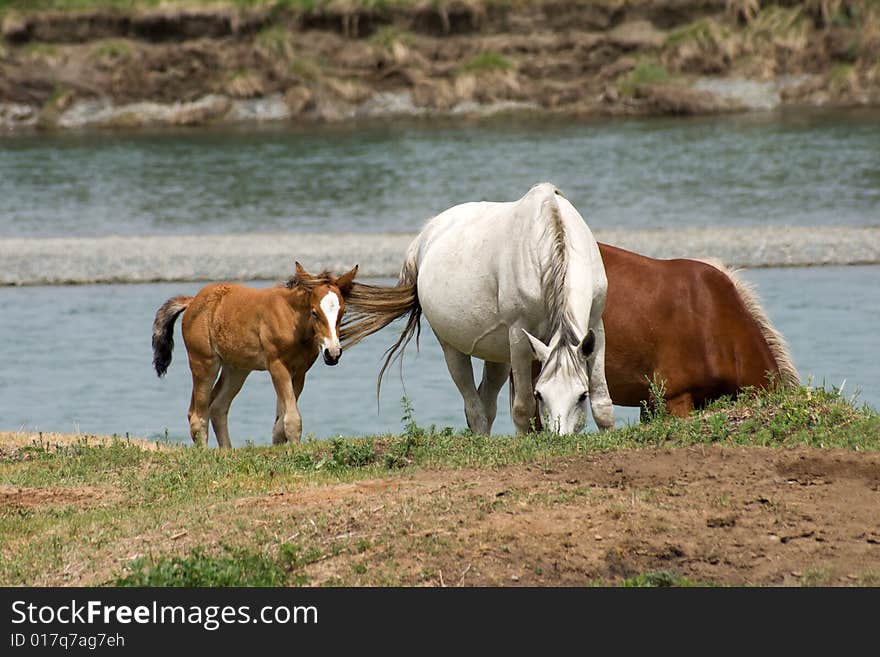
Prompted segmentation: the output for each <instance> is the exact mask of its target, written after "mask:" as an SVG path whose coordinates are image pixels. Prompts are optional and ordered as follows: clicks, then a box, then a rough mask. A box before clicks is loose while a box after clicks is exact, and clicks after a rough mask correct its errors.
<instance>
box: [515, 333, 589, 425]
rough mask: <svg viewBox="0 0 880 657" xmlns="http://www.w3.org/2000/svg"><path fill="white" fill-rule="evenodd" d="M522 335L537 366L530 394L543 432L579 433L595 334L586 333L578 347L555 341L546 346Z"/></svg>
mask: <svg viewBox="0 0 880 657" xmlns="http://www.w3.org/2000/svg"><path fill="white" fill-rule="evenodd" d="M523 333H525V334H526V337H527V338H528V339H529V344H530V345H531V347H532V353H534V355H535V358H537V359H538V360H539V361H540V362H541V373H540V374H539V375H538V379H537V381H535V385H534V393H535V400H536V401H537V403H538V414H539V417H540V418H541V422H543V423H544V428H545V429H547V430H548V431H553V432H554V433H558V434H560V435H565V434H570V433H580V432H581V430H583V428H584V424H585V423H586V421H587V402H588V401H589V398H590V385H589V377H588V375H587V360H588V359H589V358H590V356H592V354H593V350H594V349H595V347H596V334H595V333H594V332H593V330H592V329H590V330H589V331H587V334H586V335H585V336H584V338H583V340H581V341H580V343H578V344H567V343H565V342H560V341H558V340H557V341H556V342H553V341H551V343H550V344H549V345H546V344H544V343H543V342H542V341H541V340H539V339H538V338H536V337H535V336H533V335H531V334H530V333H529V332H528V331H526V330H525V329H523Z"/></svg>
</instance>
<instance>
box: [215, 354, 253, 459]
mask: <svg viewBox="0 0 880 657" xmlns="http://www.w3.org/2000/svg"><path fill="white" fill-rule="evenodd" d="M248 374H250V372H249V371H247V370H238V369H235V368H233V367H230V366H229V365H224V366H223V370H222V371H221V372H220V379H219V380H218V381H217V385H215V386H214V392H213V393H212V395H211V397H212V399H211V406H210V408H209V413H210V415H211V424H213V425H214V433H215V434H216V435H217V444H218V445H219V446H220V447H224V448H229V447H232V441H230V440H229V425H228V422H227V420H228V415H229V406H230V404H232V400H233V399H235V396H236V395H237V394H238V392H239V391H240V390H241V387H242V386H243V385H244V382H245V379H247V377H248Z"/></svg>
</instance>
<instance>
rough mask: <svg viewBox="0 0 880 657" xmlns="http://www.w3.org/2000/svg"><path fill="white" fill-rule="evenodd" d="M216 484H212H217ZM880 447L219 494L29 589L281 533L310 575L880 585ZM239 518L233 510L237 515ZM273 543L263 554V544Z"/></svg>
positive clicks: (597, 458) (688, 452) (596, 459)
mask: <svg viewBox="0 0 880 657" xmlns="http://www.w3.org/2000/svg"><path fill="white" fill-rule="evenodd" d="M214 483H215V484H216V483H217V482H214ZM122 498H123V495H122V494H121V492H120V491H119V490H116V489H114V488H113V487H109V486H101V487H95V486H92V487H84V486H70V487H67V488H65V487H60V486H47V487H34V488H26V487H10V486H0V509H3V508H6V509H7V510H9V509H12V510H15V509H17V508H34V506H35V505H38V506H39V507H41V508H43V510H44V511H47V510H48V509H49V508H50V507H54V508H57V507H71V508H76V509H79V510H80V511H81V512H88V511H89V510H90V509H92V510H99V509H102V508H106V507H107V505H108V504H114V503H120V500H121V499H122ZM878 507H880V455H878V454H876V453H868V454H859V453H853V452H852V451H844V450H825V449H816V448H796V449H769V448H757V447H745V448H736V447H720V446H698V447H688V448H674V449H663V448H652V449H639V450H632V451H630V450H623V451H616V452H598V453H592V454H585V455H582V456H577V457H565V458H553V459H544V460H541V461H540V462H535V463H529V464H524V465H514V466H506V467H496V468H466V469H455V470H423V471H418V472H415V473H411V474H407V475H404V476H392V477H387V478H381V479H369V480H361V481H355V482H351V483H339V484H324V485H317V486H309V485H306V486H304V487H303V486H300V487H297V488H295V489H287V490H286V491H278V492H274V493H272V494H268V495H258V496H250V497H248V496H246V497H239V498H237V499H233V500H228V501H225V502H220V503H215V504H210V505H209V506H208V508H207V510H206V513H205V516H206V519H204V520H199V521H198V522H197V523H196V522H193V521H191V520H190V521H188V522H185V521H177V522H175V521H173V520H172V521H169V522H166V523H165V524H163V525H162V527H161V528H156V529H154V530H152V531H150V532H147V533H145V534H141V535H138V536H136V537H123V538H120V539H119V540H114V541H110V542H109V543H107V544H106V545H105V546H104V547H102V548H101V550H99V552H98V553H97V554H93V555H91V557H90V558H92V559H95V560H97V562H98V564H99V565H96V566H93V567H88V568H83V567H75V566H76V564H67V565H66V566H64V567H63V569H62V568H60V567H59V568H58V569H56V570H50V571H47V572H44V573H43V575H42V576H41V577H40V578H39V579H38V581H36V582H34V583H35V584H37V585H55V586H57V585H77V586H81V585H87V586H88V585H95V584H101V583H105V582H106V581H108V579H111V578H112V577H113V576H115V575H117V574H118V573H119V569H120V566H119V564H120V563H122V564H124V563H126V562H127V560H129V559H131V558H132V555H141V554H146V553H155V552H164V551H173V552H181V551H183V552H185V551H186V550H188V549H196V548H201V547H203V546H205V545H212V544H217V543H220V544H223V543H225V542H227V541H233V540H236V539H240V537H241V536H242V535H245V534H246V535H251V534H253V535H254V536H259V535H263V534H265V535H266V536H275V537H276V541H277V540H281V539H283V538H284V537H290V539H289V540H293V541H295V542H296V543H297V544H298V545H301V546H302V551H303V552H304V553H307V554H311V555H313V556H312V557H310V558H309V559H307V560H306V561H305V562H304V563H303V564H302V565H301V566H300V567H298V570H297V575H298V577H299V579H300V581H302V582H307V583H309V584H312V585H321V584H325V585H326V584H329V585H334V584H336V585H338V584H345V585H389V584H391V585H395V586H413V585H427V586H485V585H492V586H523V585H525V586H584V585H589V584H591V583H602V584H620V583H621V582H623V581H624V580H626V579H629V578H633V577H638V576H643V575H645V574H647V573H654V574H656V573H663V576H664V577H672V578H673V579H674V580H676V581H677V580H681V579H684V580H687V581H691V582H695V583H702V584H708V583H713V584H723V585H734V586H742V585H759V586H780V585H781V586H799V585H808V586H817V585H821V586H864V585H878V584H880V519H878V515H877V509H878ZM231 518H234V519H235V522H230V519H231ZM275 547H276V546H275V542H273V541H272V540H269V544H268V546H267V547H266V548H265V550H264V552H266V553H268V554H271V553H272V552H273V551H272V548H275Z"/></svg>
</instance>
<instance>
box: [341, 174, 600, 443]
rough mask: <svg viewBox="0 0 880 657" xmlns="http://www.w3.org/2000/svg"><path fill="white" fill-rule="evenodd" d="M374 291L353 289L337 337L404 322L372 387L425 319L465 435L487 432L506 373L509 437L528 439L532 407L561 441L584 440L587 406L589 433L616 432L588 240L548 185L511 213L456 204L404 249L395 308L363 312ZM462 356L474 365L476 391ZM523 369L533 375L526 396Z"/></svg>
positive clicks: (351, 339) (512, 206) (500, 207)
mask: <svg viewBox="0 0 880 657" xmlns="http://www.w3.org/2000/svg"><path fill="white" fill-rule="evenodd" d="M376 289H377V288H369V286H358V287H356V288H355V289H354V290H353V293H352V296H351V300H350V301H349V308H353V312H352V317H351V319H350V320H349V322H348V324H347V325H346V326H344V328H343V337H344V339H345V340H346V342H347V343H348V344H354V343H356V342H358V341H360V340H361V339H362V338H363V337H366V335H369V334H370V333H373V332H375V331H377V330H379V328H381V327H382V326H386V325H387V324H389V323H390V322H391V321H393V320H394V319H396V318H397V317H400V316H401V315H403V314H404V313H406V312H407V311H409V312H410V320H409V323H408V325H407V327H406V328H405V329H404V332H403V333H402V334H401V336H400V339H399V340H398V341H397V343H396V344H395V345H394V346H393V347H392V348H391V349H389V353H388V356H387V358H386V361H385V365H384V366H383V368H382V372H380V374H379V379H380V382H381V377H382V373H384V371H385V368H386V367H387V365H388V363H389V362H390V361H391V359H392V358H393V357H394V354H395V352H396V351H397V350H398V349H399V348H400V347H401V345H403V346H405V345H406V343H407V342H408V341H409V339H410V338H411V337H412V335H413V333H414V332H415V331H416V329H417V327H418V322H419V315H420V313H422V312H423V313H424V315H425V317H426V318H427V320H428V323H429V324H430V325H431V328H432V329H433V331H434V334H435V335H436V336H437V339H438V340H439V342H440V345H441V347H442V348H443V353H444V355H445V357H446V365H447V367H448V368H449V373H450V375H451V376H452V380H453V381H454V382H455V385H456V386H457V387H458V391H459V392H460V393H461V396H462V398H463V399H464V411H465V416H466V417H467V423H468V427H470V429H471V430H472V431H474V432H475V433H479V434H488V433H490V431H491V429H492V423H493V422H494V420H495V414H496V410H497V399H498V392H499V391H500V389H501V386H502V385H503V384H504V382H505V381H506V380H507V378H508V375H509V373H510V371H511V368H512V369H513V379H514V384H515V386H514V388H515V397H514V398H513V399H512V400H511V414H512V417H513V421H514V424H515V425H516V429H517V432H519V433H522V432H527V431H529V430H530V429H531V427H530V420H531V418H532V417H533V416H534V411H535V401H536V400H537V404H538V412H539V413H540V416H541V418H542V420H543V421H544V426H545V427H547V428H550V429H553V430H555V431H556V432H557V433H559V434H568V433H576V432H578V431H580V430H582V428H583V426H584V423H585V421H586V406H587V399H588V398H589V400H590V406H591V408H592V411H593V418H594V420H595V421H596V424H597V425H598V426H599V428H600V429H607V428H610V427H612V426H613V425H614V412H613V407H612V404H611V397H610V396H609V394H608V385H607V383H606V381H605V330H604V328H603V325H602V311H603V309H604V307H605V297H606V294H607V290H608V281H607V279H606V277H605V269H604V267H603V265H602V258H601V256H600V255H599V248H598V246H597V244H596V240H595V238H594V237H593V234H592V232H591V231H590V229H589V228H588V227H587V224H586V223H585V222H584V219H583V217H581V215H580V214H579V213H578V211H577V210H576V209H575V208H574V206H572V205H571V203H569V202H568V201H567V200H566V199H565V198H564V197H563V196H562V194H561V192H560V191H559V190H558V189H557V188H556V187H555V186H553V185H551V184H549V183H543V184H540V185H536V186H535V187H532V189H530V190H529V192H528V193H527V194H526V195H525V196H523V197H522V198H521V199H519V200H518V201H514V202H510V203H489V202H482V203H464V204H461V205H456V206H455V207H452V208H450V209H448V210H446V211H445V212H442V213H441V214H439V215H437V216H436V217H434V218H433V219H431V220H430V221H429V222H428V223H427V225H426V226H425V227H424V229H423V230H422V231H421V233H420V234H419V235H418V236H417V237H416V238H415V240H413V242H412V243H411V244H410V246H409V249H408V251H407V255H406V260H405V262H404V264H403V267H402V269H401V274H400V281H399V286H398V287H397V288H392V290H399V292H397V294H398V297H399V303H394V301H393V299H392V296H393V294H391V293H390V292H391V291H390V290H388V289H387V288H386V289H385V290H386V292H385V293H384V295H382V294H381V293H380V295H379V296H382V297H383V301H384V302H385V303H381V302H379V301H378V300H377V298H376V297H374V298H372V302H373V303H370V301H371V295H370V292H371V290H373V291H375V290H376ZM414 292H415V293H414ZM472 357H475V358H479V359H481V360H483V361H484V365H483V378H482V381H481V383H480V385H479V387H477V386H476V385H475V382H474V375H473V368H472V363H471V359H472ZM533 359H537V360H539V361H540V362H541V365H542V367H541V372H540V375H539V376H538V379H537V381H536V383H535V387H534V391H533V389H532V361H533Z"/></svg>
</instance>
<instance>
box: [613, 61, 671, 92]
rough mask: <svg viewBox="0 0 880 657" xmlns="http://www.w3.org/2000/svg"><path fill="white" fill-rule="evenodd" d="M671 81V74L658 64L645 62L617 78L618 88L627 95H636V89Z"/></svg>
mask: <svg viewBox="0 0 880 657" xmlns="http://www.w3.org/2000/svg"><path fill="white" fill-rule="evenodd" d="M667 80H669V72H668V71H667V70H666V68H665V67H664V66H663V65H661V64H658V63H656V62H652V61H648V60H644V61H641V62H639V63H638V64H636V66H635V68H633V69H632V70H631V71H629V72H628V73H624V74H623V75H621V76H620V77H618V78H617V88H618V89H619V90H620V91H621V92H622V93H625V94H627V95H632V94H633V93H635V90H636V87H639V86H641V85H645V84H656V83H658V82H665V81H667Z"/></svg>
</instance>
